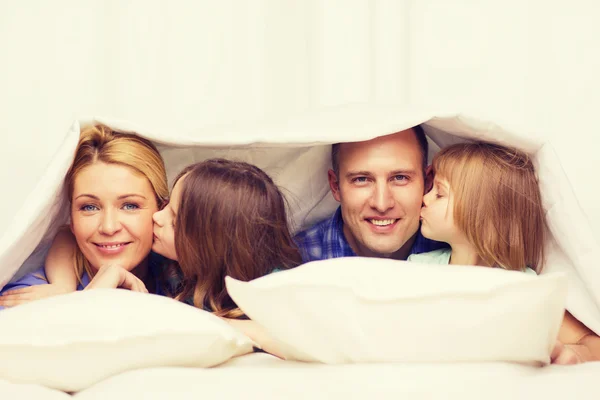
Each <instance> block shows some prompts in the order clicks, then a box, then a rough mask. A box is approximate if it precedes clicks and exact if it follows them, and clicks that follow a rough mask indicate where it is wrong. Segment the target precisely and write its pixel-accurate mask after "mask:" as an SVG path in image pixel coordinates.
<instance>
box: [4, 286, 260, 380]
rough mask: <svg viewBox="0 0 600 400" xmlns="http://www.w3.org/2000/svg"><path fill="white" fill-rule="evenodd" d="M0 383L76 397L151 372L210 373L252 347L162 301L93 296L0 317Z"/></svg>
mask: <svg viewBox="0 0 600 400" xmlns="http://www.w3.org/2000/svg"><path fill="white" fill-rule="evenodd" d="M0 327H2V328H1V329H2V334H0V354H2V363H0V379H6V380H8V381H11V382H15V383H35V384H40V385H44V386H47V387H50V388H54V389H59V390H64V391H69V392H71V391H77V390H81V389H84V388H86V387H88V386H90V385H91V384H93V383H95V382H98V381H100V380H102V379H104V378H106V377H109V376H111V375H114V374H118V373H119V372H122V371H127V370H131V369H137V368H144V367H151V366H182V367H211V366H214V365H217V364H220V363H222V362H224V361H226V360H228V359H229V358H231V357H234V356H236V355H241V354H246V353H249V352H251V351H252V341H251V340H250V339H248V338H247V337H246V336H244V335H243V334H241V333H239V332H238V331H237V330H235V329H233V328H232V327H231V326H230V325H229V324H227V323H226V322H224V321H222V320H221V319H220V318H218V317H216V316H214V315H213V314H211V313H208V312H206V311H203V310H199V309H196V308H194V307H189V306H187V305H185V304H183V303H180V302H178V301H175V300H173V299H169V298H167V297H163V296H157V295H151V294H143V293H137V292H131V291H128V290H122V289H96V290H90V291H80V292H74V293H69V294H66V295H61V296H56V297H50V298H47V299H43V300H40V301H37V302H31V303H28V304H24V305H21V306H18V307H14V308H12V309H8V310H4V311H2V312H1V313H0Z"/></svg>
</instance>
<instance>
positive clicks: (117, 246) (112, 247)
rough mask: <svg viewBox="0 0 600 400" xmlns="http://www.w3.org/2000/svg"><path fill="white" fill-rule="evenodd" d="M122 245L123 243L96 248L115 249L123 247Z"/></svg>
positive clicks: (101, 245) (102, 245)
mask: <svg viewBox="0 0 600 400" xmlns="http://www.w3.org/2000/svg"><path fill="white" fill-rule="evenodd" d="M124 244H125V243H120V244H111V245H104V244H99V245H98V246H100V247H102V248H103V249H116V248H119V247H121V246H123V245H124Z"/></svg>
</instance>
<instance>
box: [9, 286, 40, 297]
mask: <svg viewBox="0 0 600 400" xmlns="http://www.w3.org/2000/svg"><path fill="white" fill-rule="evenodd" d="M34 288H35V286H28V287H24V288H19V289H11V290H7V291H6V292H4V293H2V295H0V297H4V296H10V295H20V294H24V293H31V292H32V291H33V289H34Z"/></svg>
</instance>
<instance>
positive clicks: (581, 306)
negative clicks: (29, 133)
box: [0, 104, 600, 333]
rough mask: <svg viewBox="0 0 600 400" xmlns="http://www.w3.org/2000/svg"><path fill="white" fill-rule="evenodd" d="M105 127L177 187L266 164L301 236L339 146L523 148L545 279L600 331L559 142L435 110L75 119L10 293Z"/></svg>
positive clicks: (21, 225)
mask: <svg viewBox="0 0 600 400" xmlns="http://www.w3.org/2000/svg"><path fill="white" fill-rule="evenodd" d="M95 121H100V122H104V123H107V124H108V125H110V126H113V127H114V128H117V129H121V130H131V131H135V132H137V133H139V134H140V135H142V136H144V137H147V138H149V139H151V140H153V141H154V142H155V143H156V144H157V145H158V146H159V150H160V151H161V154H162V155H163V157H164V159H165V163H166V166H167V173H168V177H169V179H170V180H172V178H173V177H174V176H175V175H176V174H177V173H178V172H179V171H180V170H181V168H183V167H184V166H186V165H188V164H190V163H193V162H197V161H200V160H203V159H206V158H209V157H215V156H222V157H228V158H235V159H240V160H245V161H249V162H251V163H254V164H256V165H258V166H259V167H261V168H263V169H265V170H266V171H267V172H268V173H269V174H271V176H272V177H273V178H274V179H275V181H276V182H277V183H278V184H279V185H280V186H281V187H282V188H283V190H284V193H285V194H286V196H287V198H288V201H289V204H290V210H289V212H290V216H291V219H292V222H293V225H294V227H295V229H296V230H297V229H302V228H305V227H307V226H309V225H311V224H312V223H314V222H316V221H318V220H319V219H321V218H323V217H325V216H327V215H329V214H330V213H331V212H332V211H333V210H334V209H335V207H336V205H337V203H336V202H335V201H334V200H333V198H332V197H331V195H330V194H329V188H328V184H327V178H326V176H327V175H326V173H327V169H328V168H329V165H330V146H329V144H331V143H335V142H340V141H357V140H365V139H370V138H374V137H377V136H380V135H385V134H389V133H393V132H396V131H399V130H403V129H406V128H409V127H411V126H414V125H416V124H419V123H424V127H425V132H426V133H427V135H428V136H429V138H430V139H431V142H432V149H433V151H435V149H437V148H439V147H443V146H445V145H448V144H450V143H453V142H456V141H460V140H463V139H465V138H467V139H485V140H490V141H495V142H498V143H501V144H510V145H514V146H517V147H519V148H521V149H522V150H524V151H526V152H528V153H530V154H531V155H532V156H533V158H534V161H535V164H536V167H537V171H538V175H539V179H540V186H541V190H542V196H543V200H544V206H545V207H546V209H547V211H548V212H547V217H548V222H549V226H550V230H551V233H552V238H551V239H550V240H549V242H548V249H549V257H548V260H547V263H546V265H545V267H544V272H550V271H565V272H566V273H567V274H568V276H569V297H568V301H567V304H568V309H569V310H570V311H571V312H572V313H573V314H574V315H575V316H576V317H577V318H578V319H580V320H581V321H582V322H584V323H585V324H586V325H588V326H589V327H590V328H591V329H593V330H594V331H595V332H596V333H600V309H599V305H600V269H598V268H597V267H596V265H595V260H594V258H593V256H594V254H598V240H597V238H596V237H595V236H594V233H593V232H592V230H591V221H589V220H588V219H587V218H586V215H585V213H584V212H583V210H582V209H581V208H580V206H579V203H578V199H577V198H576V196H575V195H574V193H573V191H572V190H571V187H570V183H569V176H567V175H566V174H565V172H564V170H563V168H562V167H561V163H560V160H559V159H558V157H557V156H556V154H555V152H554V149H553V147H552V143H551V142H548V141H545V140H544V139H543V138H541V139H540V138H532V137H529V136H527V134H526V133H522V132H509V131H506V130H504V129H502V128H501V127H499V126H497V125H495V124H493V123H486V122H482V121H479V120H476V119H472V118H467V117H465V116H462V115H460V114H447V115H441V116H436V113H434V112H431V111H429V110H417V109H410V108H399V107H397V106H393V105H389V106H383V105H376V104H354V105H348V106H341V107H335V108H323V109H317V110H313V111H311V112H308V113H305V114H302V115H296V116H292V117H286V118H281V119H279V120H268V121H259V122H256V123H254V124H247V125H238V126H212V127H202V128H201V129H200V128H199V129H197V130H195V131H187V132H175V131H174V132H169V131H160V132H158V131H154V130H152V129H151V127H145V126H144V125H143V124H139V125H137V124H133V123H130V122H126V121H117V120H111V119H105V118H96V119H81V120H78V121H75V123H74V124H73V126H72V127H71V129H70V131H69V132H68V133H67V134H66V136H65V138H64V141H63V143H62V145H61V146H60V148H59V150H58V152H57V153H56V155H55V156H54V157H53V160H52V162H51V163H50V165H48V166H47V168H46V169H45V170H44V171H43V173H42V174H41V175H42V176H41V178H40V179H39V182H38V184H37V186H36V188H35V189H34V190H33V192H32V193H31V194H30V195H29V196H28V197H27V198H26V199H24V200H23V203H22V207H21V208H20V209H19V210H17V212H16V213H15V217H14V219H13V221H12V224H10V225H9V226H8V227H7V228H6V230H5V233H4V235H3V236H2V238H0V287H2V286H4V284H6V283H7V282H8V281H9V280H10V279H13V278H17V277H19V276H21V275H23V274H24V273H26V272H29V271H31V270H33V269H35V268H38V267H39V266H41V265H43V259H44V256H45V254H46V252H47V248H48V246H49V243H50V240H51V239H52V238H53V236H54V235H55V233H56V231H57V229H58V227H59V226H60V225H62V224H64V223H66V222H67V221H68V202H67V201H66V199H65V198H64V196H63V178H64V176H65V173H66V172H67V170H68V168H69V165H70V163H71V162H72V159H73V154H74V150H75V147H76V145H77V140H78V136H79V132H80V128H81V127H82V126H84V125H86V124H89V123H93V122H95ZM433 151H432V153H433ZM430 156H431V154H430Z"/></svg>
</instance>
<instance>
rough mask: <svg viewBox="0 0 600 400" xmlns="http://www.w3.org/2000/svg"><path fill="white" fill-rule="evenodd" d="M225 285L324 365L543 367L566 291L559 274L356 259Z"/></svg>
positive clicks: (290, 348)
mask: <svg viewBox="0 0 600 400" xmlns="http://www.w3.org/2000/svg"><path fill="white" fill-rule="evenodd" d="M226 282H227V289H228V291H229V294H230V295H231V297H232V298H233V300H234V301H235V302H236V303H237V305H238V306H239V307H240V308H241V309H242V310H243V311H244V312H245V313H246V314H247V315H248V316H249V317H250V318H252V319H253V320H255V321H257V322H258V323H259V324H261V325H263V326H264V328H265V329H266V330H267V331H269V332H270V333H271V334H272V335H273V336H274V338H275V339H276V340H278V341H280V342H281V343H280V345H281V346H282V347H283V352H284V354H283V355H284V357H285V358H287V359H296V360H302V361H318V362H323V363H331V364H337V363H358V362H413V361H418V362H438V361H514V362H523V363H536V364H537V363H547V362H549V355H550V352H551V349H552V346H553V345H554V341H555V339H556V338H557V335H558V329H559V327H560V324H561V321H562V317H563V311H564V302H565V298H566V291H567V289H566V288H567V281H566V277H565V275H564V274H562V273H553V274H547V275H544V276H535V275H534V276H532V275H528V274H525V273H522V272H514V271H505V270H500V269H492V268H484V267H472V266H448V265H428V264H419V263H414V262H410V263H408V262H405V261H394V260H386V259H375V258H361V257H348V258H337V259H331V260H324V261H315V262H311V263H308V264H304V265H302V266H300V267H297V268H295V269H292V270H288V271H283V272H278V273H276V274H270V275H268V276H265V277H262V278H259V279H256V280H254V281H251V282H240V281H237V280H235V279H232V278H230V277H227V278H226Z"/></svg>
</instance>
